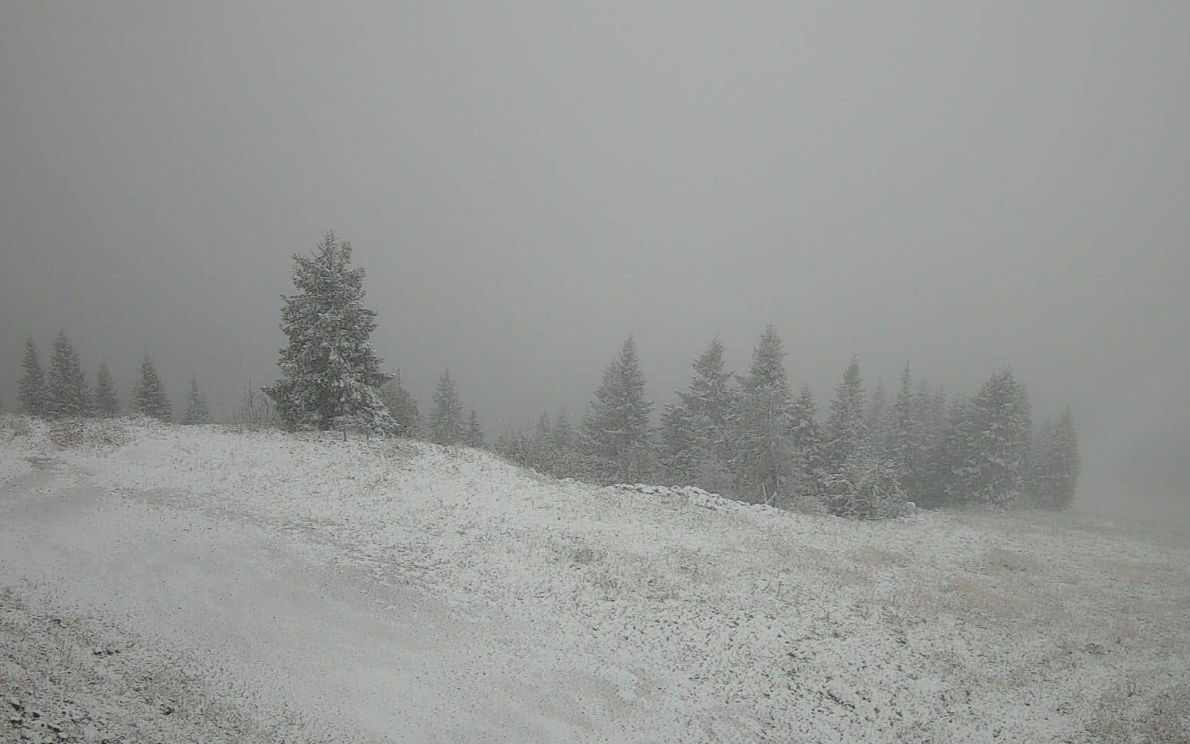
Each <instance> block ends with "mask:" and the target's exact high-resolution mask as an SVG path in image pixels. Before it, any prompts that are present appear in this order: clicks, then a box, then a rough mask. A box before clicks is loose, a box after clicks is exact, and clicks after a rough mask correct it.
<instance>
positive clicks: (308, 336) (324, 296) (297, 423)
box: [265, 232, 396, 433]
mask: <svg viewBox="0 0 1190 744" xmlns="http://www.w3.org/2000/svg"><path fill="white" fill-rule="evenodd" d="M293 261H294V270H293V284H294V287H295V288H296V289H297V294H294V295H290V296H287V297H283V298H282V308H281V330H282V331H283V332H284V333H285V336H286V338H287V339H288V344H287V345H286V346H285V348H283V349H281V352H280V359H279V361H278V365H279V366H280V368H281V378H280V379H279V380H277V382H276V383H274V384H273V385H272V387H268V388H265V393H267V394H268V396H269V397H270V398H271V399H272V400H273V402H274V403H275V404H276V408H277V413H278V414H279V415H280V417H281V420H282V422H283V423H284V424H285V425H286V426H288V427H290V428H295V429H296V428H314V429H322V430H327V429H331V428H334V427H336V426H340V425H349V424H350V425H356V426H363V427H366V428H368V429H370V430H372V431H378V432H382V433H391V432H393V431H394V429H395V428H396V424H395V423H394V422H393V419H392V416H390V415H389V412H388V408H387V407H386V406H385V405H384V403H383V401H381V399H380V396H379V395H378V394H377V390H376V389H377V388H378V387H379V386H381V385H383V384H384V383H386V382H388V380H389V376H388V375H387V374H385V373H383V372H381V371H380V367H381V363H380V357H379V356H377V354H376V352H375V351H374V350H373V349H372V345H371V343H370V341H369V339H370V337H371V335H372V331H374V330H375V329H376V313H375V312H374V311H372V310H370V309H369V308H367V307H365V306H364V270H363V269H362V268H352V266H351V243H350V242H348V241H346V240H339V239H338V238H337V237H335V235H334V233H331V232H328V233H327V234H326V235H325V236H324V237H323V239H322V242H320V243H319V244H318V246H317V247H316V248H315V249H314V252H313V253H312V254H311V255H305V256H303V255H294V257H293Z"/></svg>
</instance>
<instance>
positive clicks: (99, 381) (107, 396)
mask: <svg viewBox="0 0 1190 744" xmlns="http://www.w3.org/2000/svg"><path fill="white" fill-rule="evenodd" d="M95 410H96V412H97V413H98V414H99V415H100V416H107V417H109V418H110V417H112V416H116V415H119V413H120V398H119V397H118V396H117V395H116V386H115V384H114V383H113V382H112V373H111V371H110V370H108V368H107V362H105V361H101V362H100V363H99V371H98V372H96V373H95Z"/></svg>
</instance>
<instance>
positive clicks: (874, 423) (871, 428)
mask: <svg viewBox="0 0 1190 744" xmlns="http://www.w3.org/2000/svg"><path fill="white" fill-rule="evenodd" d="M888 415H889V410H888V394H887V393H885V392H884V383H883V382H879V381H878V382H877V383H876V387H875V389H873V390H872V396H871V398H870V399H869V401H868V407H867V409H865V411H864V428H865V429H867V432H868V436H869V437H871V438H872V440H873V441H872V444H873V449H874V450H876V451H879V452H880V453H881V454H884V452H885V449H886V448H887V447H888V446H889V445H890V444H891V442H890V441H889V440H890V439H891V437H890V433H891V432H890V429H891V422H890V421H889V420H888Z"/></svg>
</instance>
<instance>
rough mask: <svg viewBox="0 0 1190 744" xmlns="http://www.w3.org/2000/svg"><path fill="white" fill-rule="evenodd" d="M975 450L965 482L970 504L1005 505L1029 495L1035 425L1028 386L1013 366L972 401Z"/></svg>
mask: <svg viewBox="0 0 1190 744" xmlns="http://www.w3.org/2000/svg"><path fill="white" fill-rule="evenodd" d="M970 425H971V430H970V437H971V439H970V447H969V449H968V452H967V453H966V454H967V456H966V460H965V463H964V467H963V469H962V472H961V476H960V478H959V483H958V485H959V488H960V489H961V492H962V494H963V495H964V498H965V499H966V500H968V501H972V502H975V503H981V504H995V505H1005V504H1009V503H1011V502H1013V501H1015V500H1017V499H1018V498H1020V497H1021V496H1022V495H1023V491H1024V487H1025V483H1026V478H1027V477H1028V473H1029V455H1030V448H1031V443H1032V423H1031V421H1030V414H1029V402H1028V396H1027V394H1026V393H1025V389H1024V386H1023V385H1021V384H1020V383H1019V382H1018V381H1017V379H1016V378H1015V377H1014V376H1013V374H1012V371H1011V370H1009V369H1008V368H1004V369H1000V370H997V371H995V372H993V373H992V375H991V377H989V378H988V380H987V382H985V383H984V384H983V387H981V388H980V390H979V394H978V395H976V396H975V398H973V399H972V401H971V421H970Z"/></svg>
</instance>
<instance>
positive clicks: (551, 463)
mask: <svg viewBox="0 0 1190 744" xmlns="http://www.w3.org/2000/svg"><path fill="white" fill-rule="evenodd" d="M555 445H556V442H555V441H554V427H553V424H552V423H551V422H550V415H549V414H548V413H546V412H545V411H542V412H541V415H540V416H538V417H537V428H536V429H534V431H533V437H532V438H531V439H530V440H529V451H528V461H527V462H526V463H525V464H526V465H528V466H529V467H531V468H533V469H534V470H537V471H538V472H541V473H551V472H553V470H554V467H555V465H556V460H557V452H556V446H555Z"/></svg>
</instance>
